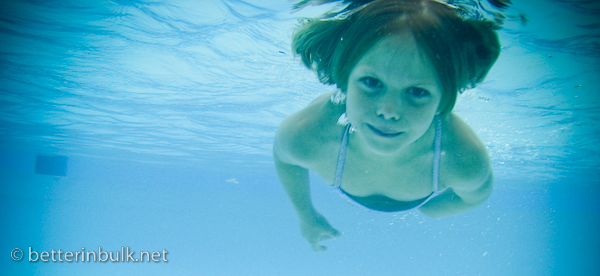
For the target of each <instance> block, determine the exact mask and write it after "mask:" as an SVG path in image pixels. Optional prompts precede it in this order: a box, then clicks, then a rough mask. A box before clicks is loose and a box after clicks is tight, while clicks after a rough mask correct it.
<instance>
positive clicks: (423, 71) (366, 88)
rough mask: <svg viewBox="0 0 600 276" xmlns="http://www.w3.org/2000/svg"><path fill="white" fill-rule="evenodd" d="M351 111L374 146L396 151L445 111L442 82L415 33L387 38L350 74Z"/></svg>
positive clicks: (362, 135)
mask: <svg viewBox="0 0 600 276" xmlns="http://www.w3.org/2000/svg"><path fill="white" fill-rule="evenodd" d="M346 93H347V100H346V116H347V117H348V120H349V121H350V123H351V124H352V126H354V127H355V128H356V130H357V134H358V136H359V137H360V138H361V139H362V140H363V141H364V142H365V143H366V145H367V147H368V148H369V149H371V150H372V151H373V152H375V153H378V154H382V155H391V154H393V153H395V152H397V151H398V150H400V149H402V148H404V147H405V146H407V145H410V144H411V143H413V142H414V141H416V140H417V139H419V138H420V137H421V136H423V134H425V132H426V131H427V130H428V129H429V127H430V126H431V124H432V122H433V117H434V116H435V114H436V113H439V111H438V110H437V109H438V106H439V103H440V100H441V98H442V86H441V84H440V81H439V78H438V75H437V73H436V71H435V68H434V67H433V64H432V63H431V61H430V60H429V58H428V57H426V56H425V55H424V54H423V53H422V52H421V51H420V50H419V48H418V47H417V43H416V42H415V40H414V38H413V37H412V35H410V34H402V35H394V36H390V37H387V38H383V39H381V40H380V41H379V42H377V43H376V44H375V45H374V46H373V48H371V49H370V50H369V51H367V52H366V53H365V55H364V56H363V57H362V58H361V59H360V60H359V61H358V63H357V64H356V66H355V67H354V68H353V69H352V71H351V72H350V75H349V77H348V88H347V91H346Z"/></svg>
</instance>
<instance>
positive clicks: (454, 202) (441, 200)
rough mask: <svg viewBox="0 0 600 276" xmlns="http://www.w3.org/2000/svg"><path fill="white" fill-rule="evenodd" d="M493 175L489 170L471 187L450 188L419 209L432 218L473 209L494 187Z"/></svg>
mask: <svg viewBox="0 0 600 276" xmlns="http://www.w3.org/2000/svg"><path fill="white" fill-rule="evenodd" d="M493 182H494V176H493V174H492V172H491V169H490V171H489V172H488V176H487V178H486V180H485V181H483V183H482V181H479V183H478V185H474V186H471V187H473V188H472V189H464V188H450V189H447V190H446V191H445V192H443V193H441V194H440V195H438V196H436V197H434V198H432V199H431V200H430V201H429V202H427V203H426V204H425V205H423V206H422V207H421V208H419V210H420V211H421V212H422V213H423V214H425V215H427V216H429V217H432V218H439V217H444V216H451V215H456V214H459V213H462V212H465V211H468V210H470V209H473V208H475V207H477V206H479V205H481V204H482V203H483V202H485V201H486V200H487V199H488V198H489V196H490V194H491V193H492V189H493V187H494V185H493Z"/></svg>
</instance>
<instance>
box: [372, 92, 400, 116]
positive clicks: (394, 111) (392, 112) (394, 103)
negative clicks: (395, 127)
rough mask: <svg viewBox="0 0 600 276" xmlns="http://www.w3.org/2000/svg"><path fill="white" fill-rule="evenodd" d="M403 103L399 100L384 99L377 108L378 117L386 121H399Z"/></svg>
mask: <svg viewBox="0 0 600 276" xmlns="http://www.w3.org/2000/svg"><path fill="white" fill-rule="evenodd" d="M400 110H401V103H400V101H399V100H397V99H390V97H383V98H382V99H381V101H380V103H379V106H378V107H377V116H378V117H381V118H383V119H385V120H394V121H397V120H399V119H400Z"/></svg>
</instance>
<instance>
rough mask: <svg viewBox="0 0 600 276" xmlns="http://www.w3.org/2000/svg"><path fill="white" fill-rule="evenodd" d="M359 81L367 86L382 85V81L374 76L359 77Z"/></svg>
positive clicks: (380, 86) (379, 86)
mask: <svg viewBox="0 0 600 276" xmlns="http://www.w3.org/2000/svg"><path fill="white" fill-rule="evenodd" d="M359 81H360V82H361V83H362V84H363V85H364V86H366V87H367V88H371V89H376V88H382V87H383V83H382V82H381V81H380V80H378V79H376V78H371V77H365V78H362V79H360V80H359Z"/></svg>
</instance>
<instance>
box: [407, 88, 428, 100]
mask: <svg viewBox="0 0 600 276" xmlns="http://www.w3.org/2000/svg"><path fill="white" fill-rule="evenodd" d="M406 92H407V93H408V94H409V95H411V96H413V97H415V98H424V97H427V96H429V91H427V90H425V89H423V88H418V87H411V88H409V89H408V90H407V91H406Z"/></svg>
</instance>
